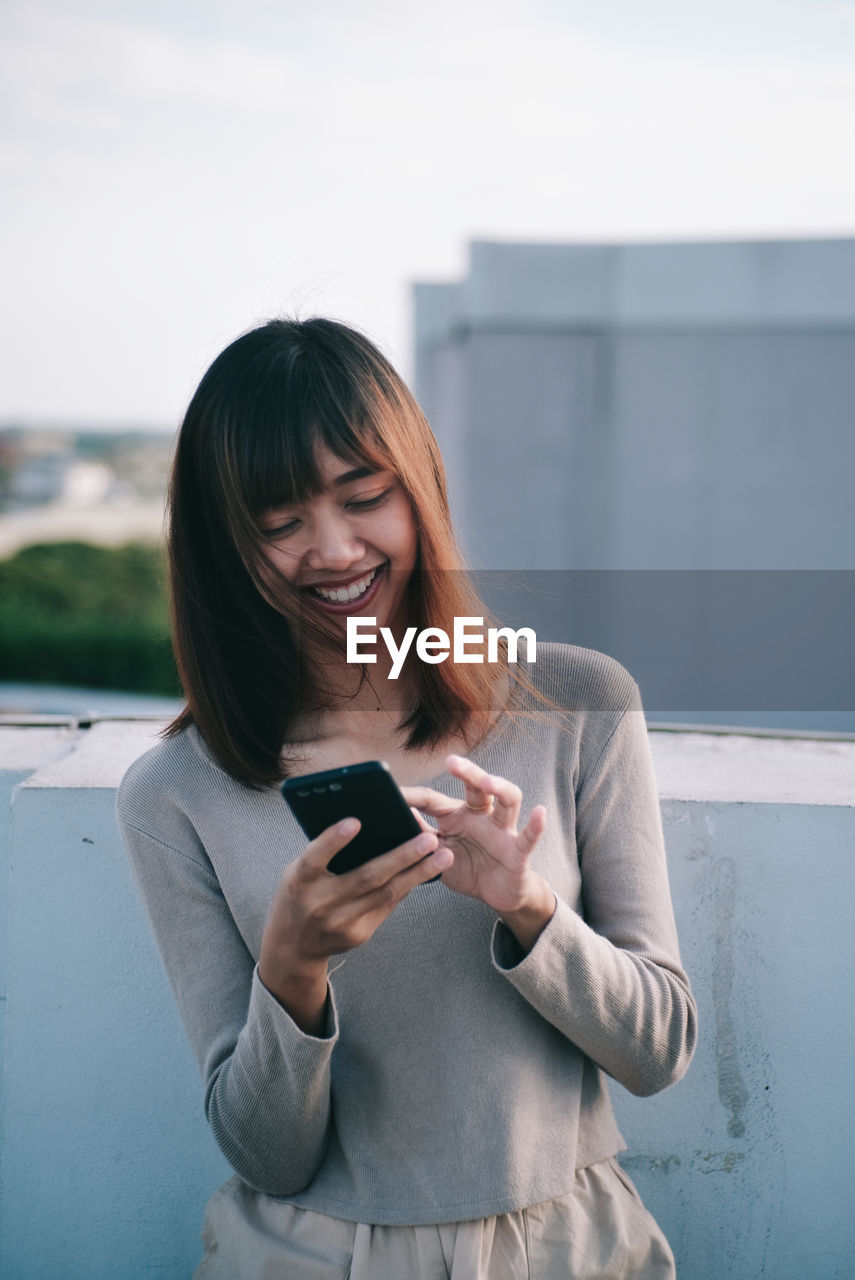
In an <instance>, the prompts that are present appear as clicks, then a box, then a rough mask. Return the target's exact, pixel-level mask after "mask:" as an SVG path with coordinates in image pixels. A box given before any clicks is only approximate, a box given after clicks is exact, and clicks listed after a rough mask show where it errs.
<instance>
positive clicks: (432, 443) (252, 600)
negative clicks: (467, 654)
mask: <svg viewBox="0 0 855 1280" xmlns="http://www.w3.org/2000/svg"><path fill="white" fill-rule="evenodd" d="M320 443H322V444H324V445H326V446H327V448H329V449H330V450H331V451H332V452H333V453H335V454H336V455H337V456H339V457H340V458H342V460H344V461H353V462H355V463H356V464H357V465H370V466H372V467H374V468H376V469H378V470H379V469H383V470H390V471H392V472H394V473H395V474H396V475H397V476H398V478H399V480H400V483H401V484H402V486H403V488H404V490H405V491H406V493H407V495H408V497H409V500H410V503H411V505H412V509H413V512H414V515H415V519H416V524H417V528H418V541H419V549H418V559H417V565H416V569H415V571H414V572H413V574H412V577H411V579H410V583H409V587H408V601H407V603H408V608H409V618H408V621H409V623H410V624H411V625H415V626H417V627H418V628H419V629H422V628H424V627H427V626H431V627H441V628H443V630H445V631H447V632H448V633H449V634H450V633H451V631H452V630H453V619H454V618H455V616H466V617H472V616H476V617H477V616H481V617H483V618H484V619H485V625H487V624H489V623H490V622H492V619H491V617H490V615H489V611H488V610H487V609H486V608H485V606H484V604H483V603H482V601H481V600H480V599H479V597H478V595H477V593H476V591H475V589H474V587H473V586H472V584H471V582H470V580H469V578H468V576H467V574H466V572H465V571H464V568H463V563H462V560H461V556H460V553H459V551H458V549H457V545H456V542H455V538H454V533H453V529H452V524H451V516H450V512H449V506H448V497H447V493H446V483H445V471H444V468H443V463H442V458H441V456H440V452H439V448H438V446H437V443H436V440H435V439H434V436H433V434H432V432H431V430H430V427H429V426H428V424H427V421H426V419H425V417H424V414H423V413H422V412H421V410H420V409H419V406H418V405H417V404H416V401H415V400H414V398H413V396H412V395H411V394H410V392H409V391H408V389H407V387H406V386H405V384H404V383H403V381H402V380H401V378H400V377H399V376H398V374H397V373H396V372H395V370H394V369H393V368H392V366H391V364H390V363H389V362H388V360H386V358H385V357H384V356H383V355H382V354H381V353H380V352H379V351H378V350H377V348H376V347H375V346H374V345H373V344H372V343H371V342H369V341H368V339H367V338H365V337H364V336H363V335H362V334H360V333H358V332H357V331H355V330H353V329H351V328H348V327H347V326H345V325H343V324H340V323H337V322H336V321H332V320H325V319H311V320H305V321H292V320H272V321H270V322H268V323H266V324H263V325H261V326H260V327H259V328H256V329H253V330H251V331H250V332H249V333H245V334H244V335H243V336H242V337H240V338H238V339H237V340H236V341H235V342H233V343H231V345H230V346H228V347H227V348H226V349H225V351H223V352H222V353H221V354H220V355H219V356H218V357H217V358H216V360H215V361H214V363H213V364H212V365H211V367H210V368H209V369H208V371H207V373H206V374H205V376H204V377H203V378H202V381H201V383H200V384H199V387H198V389H197V391H196V393H195V395H194V396H193V399H192V400H191V402H190V405H189V407H188V409H187V413H186V415H185V418H184V422H183V424H182V426H181V430H180V433H179V436H178V443H177V447H176V452H175V459H174V463H173V467H172V474H171V479H170V485H169V500H168V549H169V561H170V588H171V610H172V624H173V643H174V648H175V656H176V661H177V664H178V670H179V675H180V677H181V681H182V685H183V688H184V693H185V697H186V699H187V706H186V707H185V708H184V710H183V711H182V712H181V714H180V715H179V716H177V718H176V719H175V720H173V722H172V723H171V724H170V725H169V726H168V727H167V729H166V731H165V733H166V735H167V736H172V735H174V734H176V733H179V732H180V731H181V730H183V729H185V728H187V727H188V726H189V725H190V724H196V725H197V726H198V729H199V731H200V733H201V734H202V737H203V738H204V740H205V742H206V744H207V746H208V748H209V750H210V751H211V752H212V753H213V755H214V756H215V758H216V759H217V761H218V762H219V764H220V765H221V766H222V767H223V769H225V770H226V771H227V772H228V773H229V774H231V775H232V776H233V777H235V778H237V779H238V780H239V781H241V782H243V783H245V784H246V785H248V786H250V787H256V788H260V787H264V786H269V785H271V784H272V783H274V782H276V781H279V780H281V779H282V778H283V777H284V776H286V774H287V772H288V766H287V764H286V763H284V762H283V759H282V749H283V745H284V744H285V742H286V741H287V738H288V732H289V727H290V725H291V723H292V721H293V719H294V717H295V716H296V715H297V714H298V713H300V712H304V711H306V710H307V709H310V708H313V707H314V708H317V707H318V706H322V705H324V700H325V690H324V686H323V679H322V674H321V670H320V668H319V666H318V664H317V663H316V662H313V661H312V660H311V658H310V656H309V651H308V649H307V646H306V645H304V644H301V643H300V621H299V614H300V608H299V595H298V592H297V591H296V590H295V589H294V588H292V587H290V585H289V584H288V583H286V582H285V581H284V580H282V579H281V578H280V577H274V576H273V575H272V571H271V569H270V567H269V563H268V562H267V561H266V559H265V558H264V557H263V556H262V555H261V554H260V542H261V535H260V533H259V528H258V517H259V516H260V515H261V513H262V512H264V511H268V510H271V509H274V508H276V507H278V506H284V505H288V504H291V503H295V502H301V501H305V500H306V499H307V498H308V497H311V496H312V495H313V494H315V493H317V492H319V490H320V488H321V480H320V476H319V473H318V468H317V460H316V449H317V446H318V444H320ZM325 623H326V620H323V621H320V620H319V621H318V623H317V624H315V623H314V622H313V637H312V639H313V642H317V641H318V640H319V639H320V641H321V642H322V643H326V644H328V645H332V646H335V645H336V644H337V645H338V646H339V650H340V651H341V649H342V638H341V631H340V629H337V628H335V627H334V625H333V624H330V626H329V628H328V629H327V631H326V632H325V631H324V626H325ZM312 653H314V654H317V644H316V643H313V645H312ZM507 671H508V668H507V667H506V666H505V664H489V663H483V664H458V663H454V662H451V661H446V662H443V663H439V664H427V663H423V662H416V672H415V681H416V699H415V703H414V705H413V707H412V710H411V711H410V713H409V714H408V715H407V717H406V718H405V720H404V721H403V723H402V724H401V725H400V726H399V728H400V730H401V731H402V733H404V734H405V735H406V736H405V745H406V747H408V748H413V747H418V746H421V745H438V744H439V743H440V742H442V740H443V739H444V738H446V737H447V736H449V735H452V734H459V733H467V732H471V728H472V725H473V724H476V725H477V724H479V723H481V722H483V728H484V729H486V728H487V726H488V723H489V717H490V715H491V713H492V710H493V708H494V706H495V702H496V697H497V692H498V689H499V683H500V681H502V679H503V676H504V675H505V673H507ZM364 675H365V670H364V669H363V676H364Z"/></svg>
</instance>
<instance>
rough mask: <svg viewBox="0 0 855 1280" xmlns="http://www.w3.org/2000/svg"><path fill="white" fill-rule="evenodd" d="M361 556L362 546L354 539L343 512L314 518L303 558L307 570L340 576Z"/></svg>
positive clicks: (362, 554) (363, 548) (363, 546)
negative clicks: (323, 571)
mask: <svg viewBox="0 0 855 1280" xmlns="http://www.w3.org/2000/svg"><path fill="white" fill-rule="evenodd" d="M364 556H365V544H364V542H362V541H361V540H360V539H359V538H357V537H356V535H355V533H354V531H353V529H352V527H351V525H350V521H349V520H348V519H347V516H346V514H345V513H344V512H342V511H331V512H327V513H324V514H318V515H316V517H315V519H314V520H313V521H312V528H311V545H310V547H309V550H308V552H307V554H306V558H305V563H306V567H307V568H309V569H313V570H315V571H317V570H319V569H329V570H330V572H334V573H341V572H343V571H344V570H346V569H349V568H350V566H351V565H353V564H356V563H357V562H358V561H360V560H362V559H363V558H364Z"/></svg>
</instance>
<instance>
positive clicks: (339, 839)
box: [300, 818, 362, 875]
mask: <svg viewBox="0 0 855 1280" xmlns="http://www.w3.org/2000/svg"><path fill="white" fill-rule="evenodd" d="M361 826H362V823H361V822H360V821H359V819H358V818H342V820H341V821H340V822H336V823H334V824H333V825H332V826H331V827H327V828H326V830H325V831H322V832H321V834H320V835H319V836H315V838H314V840H312V841H310V843H309V844H307V845H306V848H305V849H304V850H303V854H302V857H301V859H300V861H301V863H302V868H303V871H304V872H309V873H310V874H313V875H322V874H323V873H324V872H325V871H326V869H327V863H328V862H329V861H330V859H331V858H332V857H333V855H334V854H336V853H338V851H339V850H340V849H343V848H344V847H345V845H347V844H350V842H351V840H352V839H353V837H354V836H355V835H356V833H357V832H358V830H359V828H360V827H361Z"/></svg>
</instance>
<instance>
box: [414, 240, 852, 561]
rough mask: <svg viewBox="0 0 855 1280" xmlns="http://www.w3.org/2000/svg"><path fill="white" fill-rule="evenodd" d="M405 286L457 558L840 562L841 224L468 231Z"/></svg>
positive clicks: (847, 361)
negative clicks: (441, 269)
mask: <svg viewBox="0 0 855 1280" xmlns="http://www.w3.org/2000/svg"><path fill="white" fill-rule="evenodd" d="M414 297H415V335H416V379H417V386H416V390H417V394H418V395H419V397H420V399H421V400H422V403H423V404H424V406H425V408H426V410H427V412H428V416H429V418H430V420H431V424H432V426H433V427H434V430H435V432H436V434H437V437H438V439H439V441H440V444H441V446H442V448H443V450H444V452H445V454H446V456H447V459H448V461H449V470H450V472H451V476H452V490H453V496H454V501H455V510H456V513H457V516H458V519H459V522H460V525H461V528H462V530H463V535H464V541H465V544H466V547H467V551H468V553H469V556H470V559H471V561H472V563H474V564H475V565H476V566H478V567H484V568H492V569H513V568H527V569H569V568H576V569H635V568H643V569H799V568H806V569H819V568H826V569H834V568H841V569H845V568H855V523H853V507H852V502H851V491H850V485H849V477H850V476H851V475H852V474H853V472H855V431H853V429H852V427H853V410H852V406H853V403H855V240H827V241H810V240H806V241H778V242H775V241H772V242H767V243H762V242H761V243H748V242H746V243H739V242H734V243H723V244H716V243H709V244H661V245H612V246H602V245H600V246H598V245H526V244H491V243H477V242H476V243H475V244H473V245H472V246H471V263H470V270H469V273H468V275H467V276H466V278H465V279H463V280H462V281H460V282H459V283H457V284H439V285H432V284H419V285H416V286H415V293H414Z"/></svg>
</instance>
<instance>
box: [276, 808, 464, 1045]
mask: <svg viewBox="0 0 855 1280" xmlns="http://www.w3.org/2000/svg"><path fill="white" fill-rule="evenodd" d="M358 830H359V821H358V819H356V818H345V819H344V820H343V821H342V822H338V823H336V824H335V825H334V826H332V827H327V829H326V831H322V832H321V834H320V835H319V836H318V837H317V838H316V839H315V840H313V841H312V842H311V844H309V845H307V846H306V848H305V849H304V851H303V853H302V854H301V855H300V857H299V858H297V860H296V861H295V862H292V863H291V864H290V865H289V866H288V867H286V869H285V871H284V872H283V873H282V878H281V880H280V881H279V885H278V887H277V889H276V894H275V897H274V899H273V905H272V906H271V908H270V914H269V915H268V917H267V923H266V925H265V927H264V934H263V936H262V939H261V955H260V957H259V962H258V976H259V977H260V978H261V981H262V982H263V983H264V985H265V987H267V989H268V991H270V992H271V993H272V994H273V995H274V996H275V997H276V999H277V1000H278V1001H279V1003H280V1004H281V1005H282V1006H283V1007H284V1008H285V1009H286V1010H287V1011H288V1013H290V1015H291V1017H292V1018H293V1019H294V1021H295V1022H296V1023H297V1025H298V1026H300V1027H302V1029H303V1030H304V1031H306V1032H308V1033H309V1034H310V1035H318V1034H320V1033H321V1032H322V1030H323V1026H324V1022H325V1014H326V1000H327V965H328V963H329V960H330V957H331V956H334V955H339V954H341V953H342V952H344V951H351V950H353V948H354V947H358V946H360V945H361V944H362V943H363V942H366V941H367V940H368V939H369V938H370V937H371V935H372V934H373V933H374V932H375V930H376V929H378V928H379V926H380V925H381V924H382V923H383V921H384V920H385V919H386V917H387V916H388V915H390V914H391V912H392V911H393V910H394V909H395V907H396V906H397V905H398V903H399V902H401V901H402V900H403V899H404V898H405V897H406V896H407V894H408V893H409V892H410V890H411V889H414V888H415V887H416V885H419V884H425V883H426V882H427V881H428V880H431V879H433V877H434V876H436V875H437V874H438V873H439V872H442V871H446V870H447V869H448V868H449V867H450V866H451V864H452V862H453V861H454V855H453V854H452V853H451V850H450V849H447V848H445V847H443V848H441V849H438V848H437V846H438V844H439V838H438V836H437V835H436V833H435V832H433V831H422V832H421V833H420V834H419V835H418V836H414V837H413V839H412V840H408V841H407V843H406V844H402V845H399V847H398V848H397V849H391V850H390V851H389V852H388V853H384V854H381V855H380V857H378V858H372V859H371V861H370V862H366V863H364V864H363V865H362V866H361V867H356V868H355V869H354V870H353V871H347V872H345V874H344V875H335V874H334V873H333V872H331V871H328V870H327V866H328V863H329V862H330V859H331V858H332V857H333V856H334V855H335V854H336V853H338V851H339V850H340V849H343V848H344V847H345V845H346V844H348V843H349V842H350V841H351V840H352V839H353V837H354V836H355V835H356V833H357V831H358Z"/></svg>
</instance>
